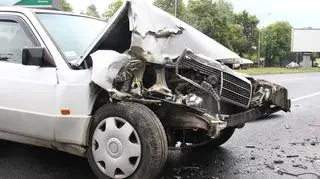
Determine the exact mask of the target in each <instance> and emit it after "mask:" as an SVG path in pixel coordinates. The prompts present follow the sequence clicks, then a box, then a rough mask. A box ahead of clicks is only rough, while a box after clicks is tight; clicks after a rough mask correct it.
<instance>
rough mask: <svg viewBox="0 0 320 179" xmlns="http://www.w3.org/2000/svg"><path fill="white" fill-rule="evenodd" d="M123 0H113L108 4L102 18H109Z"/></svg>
mask: <svg viewBox="0 0 320 179" xmlns="http://www.w3.org/2000/svg"><path fill="white" fill-rule="evenodd" d="M123 1H124V0H114V1H113V2H112V3H111V4H110V5H109V6H108V9H107V10H106V11H105V12H104V13H103V15H102V16H103V18H104V19H110V18H111V17H112V16H113V15H114V14H115V13H116V12H117V10H118V9H119V8H120V7H121V5H122V4H123Z"/></svg>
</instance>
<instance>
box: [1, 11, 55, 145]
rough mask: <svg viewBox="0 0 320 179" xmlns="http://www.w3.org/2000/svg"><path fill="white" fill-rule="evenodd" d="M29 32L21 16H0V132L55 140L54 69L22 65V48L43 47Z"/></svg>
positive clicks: (29, 29)
mask: <svg viewBox="0 0 320 179" xmlns="http://www.w3.org/2000/svg"><path fill="white" fill-rule="evenodd" d="M31 29H32V28H30V26H29V25H28V23H27V22H26V20H25V18H23V16H22V15H17V14H14V15H13V14H3V13H2V14H1V15H0V131H1V132H6V133H10V134H17V135H23V136H26V137H35V138H41V139H46V140H54V125H55V118H54V116H55V114H56V113H57V111H56V100H55V99H56V86H57V75H56V67H38V66H25V65H22V50H23V48H25V47H40V46H43V45H41V43H40V39H37V38H36V36H35V33H36V32H34V31H32V30H31ZM0 138H1V136H0Z"/></svg>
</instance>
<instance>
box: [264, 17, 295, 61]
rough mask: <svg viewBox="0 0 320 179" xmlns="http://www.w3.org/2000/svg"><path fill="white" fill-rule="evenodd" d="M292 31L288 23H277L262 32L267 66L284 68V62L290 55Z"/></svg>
mask: <svg viewBox="0 0 320 179" xmlns="http://www.w3.org/2000/svg"><path fill="white" fill-rule="evenodd" d="M291 29H292V27H291V25H290V24H289V23H288V22H276V23H273V24H271V25H269V26H268V27H266V28H264V29H263V30H262V38H261V39H262V49H263V52H264V55H265V58H266V66H273V65H275V64H277V65H279V66H282V65H283V64H282V61H283V60H284V59H285V58H287V57H288V56H289V55H290V43H291Z"/></svg>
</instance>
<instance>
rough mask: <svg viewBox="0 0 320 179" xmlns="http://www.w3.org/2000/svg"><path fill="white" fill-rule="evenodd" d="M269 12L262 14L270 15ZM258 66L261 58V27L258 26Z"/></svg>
mask: <svg viewBox="0 0 320 179" xmlns="http://www.w3.org/2000/svg"><path fill="white" fill-rule="evenodd" d="M270 15H271V13H270V12H269V13H267V14H265V15H264V16H270ZM258 36H259V37H258V38H259V39H258V68H259V67H260V58H261V29H260V28H259V27H258Z"/></svg>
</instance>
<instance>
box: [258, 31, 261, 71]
mask: <svg viewBox="0 0 320 179" xmlns="http://www.w3.org/2000/svg"><path fill="white" fill-rule="evenodd" d="M258 34H259V37H258V38H259V40H258V68H259V67H260V58H261V57H260V53H261V52H260V51H261V30H260V29H258Z"/></svg>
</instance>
